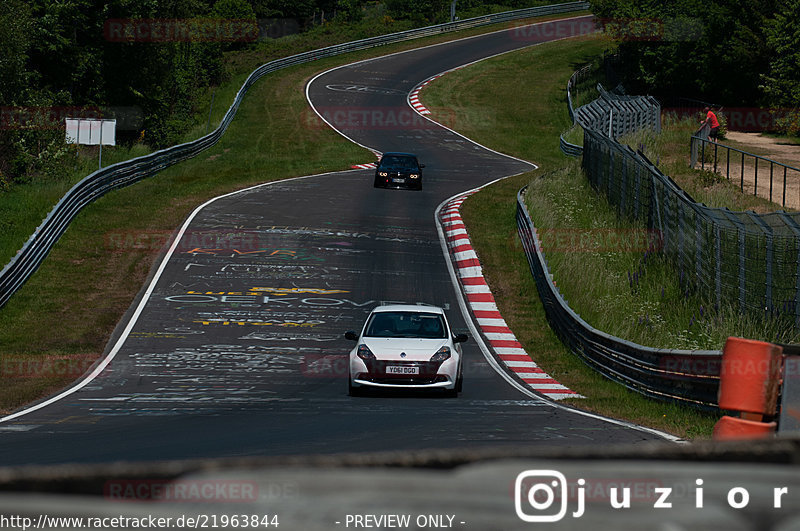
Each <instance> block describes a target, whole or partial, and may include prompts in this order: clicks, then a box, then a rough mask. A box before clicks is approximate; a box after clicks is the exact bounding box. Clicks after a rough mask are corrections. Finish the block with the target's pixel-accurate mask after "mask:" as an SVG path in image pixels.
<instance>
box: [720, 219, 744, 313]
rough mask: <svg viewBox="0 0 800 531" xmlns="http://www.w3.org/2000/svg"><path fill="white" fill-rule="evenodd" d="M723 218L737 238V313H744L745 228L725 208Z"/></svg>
mask: <svg viewBox="0 0 800 531" xmlns="http://www.w3.org/2000/svg"><path fill="white" fill-rule="evenodd" d="M722 212H723V213H724V214H725V216H726V217H727V218H728V219H729V220H730V221H731V222H733V224H734V225H735V226H736V233H737V235H738V237H739V253H738V254H739V311H741V312H742V313H744V311H745V301H746V293H745V228H744V223H742V221H741V220H740V219H739V218H738V217H736V216H735V215H734V214H733V213H732V212H731V211H730V210H728V209H727V208H724V209H722Z"/></svg>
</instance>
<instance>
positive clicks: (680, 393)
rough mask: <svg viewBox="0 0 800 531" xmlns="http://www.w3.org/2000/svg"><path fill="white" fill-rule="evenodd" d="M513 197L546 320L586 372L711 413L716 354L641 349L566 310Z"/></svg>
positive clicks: (717, 366)
mask: <svg viewBox="0 0 800 531" xmlns="http://www.w3.org/2000/svg"><path fill="white" fill-rule="evenodd" d="M524 191H525V189H523V190H520V192H519V193H518V194H517V228H518V230H519V235H520V239H521V240H522V245H523V248H524V250H525V255H526V257H527V259H528V264H529V265H530V269H531V273H532V274H533V278H534V280H535V281H536V287H537V289H538V291H539V296H540V297H541V299H542V304H543V305H544V308H545V312H546V314H547V320H548V321H549V323H550V326H551V327H552V328H553V330H555V332H556V334H558V336H559V337H560V338H561V340H562V341H563V342H564V343H565V344H566V345H567V346H568V347H569V348H570V349H571V350H572V352H574V353H576V354H577V355H578V356H580V357H581V359H582V360H583V361H584V362H585V363H586V364H587V365H589V366H590V367H592V368H593V369H595V370H597V371H598V372H600V373H601V374H603V375H604V376H606V377H608V378H610V379H611V380H614V381H616V382H619V383H621V384H622V385H624V386H626V387H627V388H629V389H631V390H634V391H637V392H639V393H641V394H643V395H646V396H649V397H652V398H656V399H659V400H666V401H675V402H680V403H684V404H688V405H691V406H694V407H698V408H702V409H715V408H716V405H717V392H718V390H719V370H720V364H721V359H722V353H721V352H719V351H713V350H694V351H692V350H671V349H657V348H650V347H644V346H641V345H637V344H635V343H631V342H630V341H626V340H624V339H620V338H618V337H614V336H611V335H609V334H606V333H605V332H602V331H600V330H597V329H596V328H593V327H592V326H591V325H589V324H588V323H587V322H586V321H584V320H583V319H581V317H580V316H579V315H578V314H576V313H575V312H574V311H573V310H572V309H571V308H570V307H569V305H567V303H566V301H565V300H564V297H563V296H562V295H561V293H560V292H559V291H558V288H557V287H556V286H555V284H554V283H553V280H552V278H551V275H550V271H549V270H548V267H547V262H546V261H545V257H544V254H543V253H542V249H541V242H540V240H539V238H538V236H537V233H536V228H535V227H534V225H533V221H532V220H531V217H530V215H529V213H528V209H527V207H526V206H525V202H524V199H523V197H524Z"/></svg>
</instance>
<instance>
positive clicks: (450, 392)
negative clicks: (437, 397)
mask: <svg viewBox="0 0 800 531" xmlns="http://www.w3.org/2000/svg"><path fill="white" fill-rule="evenodd" d="M458 391H459V389H458V380H456V385H454V386H453V388H452V389H445V390H444V396H445V397H447V398H457V397H458Z"/></svg>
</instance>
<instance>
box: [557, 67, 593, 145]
mask: <svg viewBox="0 0 800 531" xmlns="http://www.w3.org/2000/svg"><path fill="white" fill-rule="evenodd" d="M591 68H592V65H586V66H584V67H582V68H579V69H578V70H576V71H575V72H573V73H572V75H571V76H570V77H569V81H567V110H569V119H570V120H572V126H573V127H575V123H576V122H575V109H574V107H573V106H572V91H573V90H575V86H576V85H577V83H578V78H579V77H581V76H583V75H585V74H586V72H588V71H589V70H591ZM565 133H566V131H565V132H564V133H561V135H560V136H559V139H558V147H560V148H561V152H562V153H563V154H564V155H567V156H568V157H580V156H581V154H582V153H583V148H582V147H581V146H579V145H577V144H572V143H570V142H568V141H567V140H566V139H565V138H564V134H565Z"/></svg>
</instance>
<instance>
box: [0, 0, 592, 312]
mask: <svg viewBox="0 0 800 531" xmlns="http://www.w3.org/2000/svg"><path fill="white" fill-rule="evenodd" d="M588 8H589V2H585V1H580V2H567V3H562V4H553V5H547V6H538V7H532V8H527V9H517V10H513V11H505V12H503V13H495V14H492V15H485V16H480V17H474V18H470V19H465V20H460V21H458V22H449V23H445V24H439V25H435V26H428V27H425V28H417V29H413V30H408V31H402V32H398V33H392V34H389V35H380V36H377V37H371V38H368V39H362V40H358V41H353V42H348V43H344V44H337V45H335V46H329V47H327V48H320V49H318V50H312V51H308V52H304V53H300V54H297V55H292V56H290V57H284V58H281V59H277V60H275V61H270V62H269V63H266V64H264V65H262V66H260V67H258V68H256V69H255V70H254V71H253V72H252V73H251V74H250V75H249V76H248V78H247V79H246V80H245V82H244V83H243V84H242V86H241V88H240V89H239V91H238V92H237V94H236V97H235V98H234V100H233V103H232V104H231V106H230V107H229V108H228V111H227V112H226V113H225V116H224V117H223V119H222V121H221V122H220V124H219V126H218V127H217V128H216V129H215V130H214V131H212V132H211V133H209V134H207V135H205V136H203V137H202V138H199V139H197V140H194V141H192V142H187V143H185V144H180V145H177V146H172V147H170V148H167V149H163V150H160V151H156V152H155V153H150V154H148V155H144V156H142V157H137V158H135V159H131V160H128V161H125V162H120V163H117V164H114V165H112V166H108V167H106V168H102V169H100V170H98V171H96V172H94V173H92V174H90V175H89V176H87V177H85V178H84V179H83V180H81V181H80V182H79V183H77V184H76V185H75V186H73V187H72V188H71V189H70V190H69V191H68V192H67V193H66V194H65V195H64V197H62V198H61V200H60V201H59V202H58V203H57V204H56V205H55V207H53V209H52V210H51V211H50V213H49V214H48V215H47V217H45V219H44V221H42V223H41V225H39V227H37V228H36V230H35V232H34V233H33V234H32V235H31V236H30V238H29V239H28V241H27V242H25V244H24V245H23V247H22V249H20V250H19V251H18V252H17V254H16V256H14V257H13V258H12V259H11V260H10V261H9V263H8V264H7V265H6V266H5V267H4V268H3V270H2V271H0V307H3V306H4V305H5V304H6V303H7V302H8V300H9V299H10V298H11V296H12V295H13V294H14V293H16V292H17V291H18V290H19V289H20V288H21V287H22V286H23V285H24V284H25V282H26V281H27V280H28V279H29V278H30V276H31V275H32V274H33V273H34V272H35V271H36V270H37V269H38V268H39V266H40V265H41V264H42V262H43V261H44V259H45V258H46V257H47V255H48V254H49V252H50V250H51V249H52V247H53V246H54V245H55V244H56V242H57V241H58V240H59V238H60V237H61V235H62V234H64V232H65V231H66V230H67V228H68V227H69V224H70V223H71V222H72V220H73V219H74V218H75V216H77V215H78V213H79V212H80V211H81V210H82V209H83V208H84V207H86V206H87V205H89V204H90V203H91V202H93V201H94V200H95V199H97V198H99V197H101V196H103V195H104V194H106V193H108V192H110V191H112V190H116V189H118V188H122V187H124V186H128V185H130V184H133V183H135V182H137V181H140V180H142V179H145V178H147V177H151V176H153V175H155V174H157V173H158V172H160V171H161V170H163V169H165V168H168V167H169V166H172V165H174V164H177V163H178V162H181V161H183V160H186V159H188V158H191V157H194V156H195V155H197V154H198V153H201V152H202V151H204V150H206V149H208V148H209V147H211V146H213V145H214V144H216V143H217V142H218V141H219V139H220V138H222V135H223V134H224V133H225V131H226V130H227V128H228V126H229V125H230V123H231V122H232V121H233V118H234V117H235V116H236V111H237V110H238V108H239V105H240V104H241V103H242V100H243V99H244V96H245V94H247V91H248V90H249V88H250V87H251V86H252V85H253V84H254V83H255V82H256V81H258V80H259V79H260V78H261V77H262V76H264V75H266V74H269V73H271V72H275V71H277V70H280V69H282V68H286V67H289V66H294V65H298V64H303V63H307V62H310V61H315V60H318V59H322V58H325V57H332V56H335V55H340V54H344V53H348V52H353V51H357V50H364V49H368V48H373V47H376V46H383V45H385V44H390V43H395V42H401V41H405V40H411V39H418V38H421V37H429V36H434V35H439V34H442V33H445V32H451V31H457V30H463V29H468V28H474V27H480V26H485V25H489V24H496V23H499V22H509V21H513V20H520V19H524V18H531V17H538V16H545V15H556V14H562V13H572V12H576V11H583V10H586V9H588Z"/></svg>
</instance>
